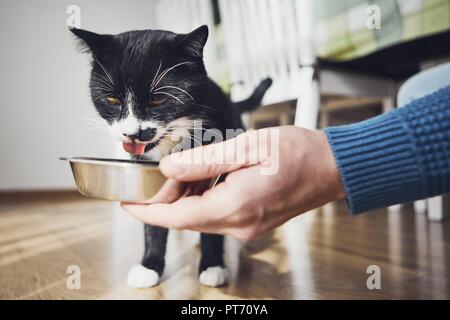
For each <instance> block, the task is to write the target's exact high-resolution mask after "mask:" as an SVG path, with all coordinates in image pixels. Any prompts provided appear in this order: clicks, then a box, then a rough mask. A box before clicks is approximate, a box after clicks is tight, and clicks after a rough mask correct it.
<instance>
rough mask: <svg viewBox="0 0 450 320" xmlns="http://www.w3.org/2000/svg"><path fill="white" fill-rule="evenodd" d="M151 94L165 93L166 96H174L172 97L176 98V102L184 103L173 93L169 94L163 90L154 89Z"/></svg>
mask: <svg viewBox="0 0 450 320" xmlns="http://www.w3.org/2000/svg"><path fill="white" fill-rule="evenodd" d="M153 94H165V95H167V96H169V97H172V98H174V99H175V100H177V101H178V102H180V103H182V104H184V102H183V101H181V100H180V99H178V98H177V97H175V96H174V95H173V94H170V93H168V92H165V91H158V92H156V91H155V92H153Z"/></svg>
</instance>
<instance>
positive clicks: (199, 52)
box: [179, 25, 209, 58]
mask: <svg viewBox="0 0 450 320" xmlns="http://www.w3.org/2000/svg"><path fill="white" fill-rule="evenodd" d="M208 33H209V31H208V26H207V25H202V26H201V27H198V28H197V29H195V30H194V31H192V32H191V33H188V34H184V35H182V38H181V40H180V42H179V45H181V46H182V47H183V48H184V50H185V51H186V52H187V53H188V54H190V55H192V56H193V57H195V58H201V57H203V48H204V46H205V44H206V40H208Z"/></svg>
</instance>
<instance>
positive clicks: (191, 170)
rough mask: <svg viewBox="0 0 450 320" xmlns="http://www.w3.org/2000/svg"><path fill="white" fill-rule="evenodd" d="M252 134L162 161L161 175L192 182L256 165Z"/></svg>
mask: <svg viewBox="0 0 450 320" xmlns="http://www.w3.org/2000/svg"><path fill="white" fill-rule="evenodd" d="M252 135H253V133H252V131H250V132H247V133H244V134H241V135H239V136H237V137H235V138H233V139H230V140H227V141H225V142H219V143H214V144H210V145H207V146H201V147H196V148H193V149H189V150H185V151H182V152H178V153H173V154H171V155H169V156H166V157H164V158H163V159H162V160H161V162H160V164H159V167H160V169H161V171H162V173H163V174H164V175H165V176H167V177H169V178H173V179H176V180H179V181H195V180H202V179H207V178H213V177H217V176H219V175H221V174H224V173H228V172H231V171H235V170H237V169H240V168H243V167H248V166H251V165H256V164H258V163H259V161H258V154H257V148H256V147H255V146H256V143H255V142H254V139H249V138H251V137H252Z"/></svg>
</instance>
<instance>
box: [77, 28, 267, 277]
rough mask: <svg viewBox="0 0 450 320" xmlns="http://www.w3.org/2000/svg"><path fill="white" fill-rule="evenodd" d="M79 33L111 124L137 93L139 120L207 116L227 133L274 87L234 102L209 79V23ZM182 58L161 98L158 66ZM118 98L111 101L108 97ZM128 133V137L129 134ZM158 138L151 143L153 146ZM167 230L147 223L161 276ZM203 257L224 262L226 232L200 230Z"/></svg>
mask: <svg viewBox="0 0 450 320" xmlns="http://www.w3.org/2000/svg"><path fill="white" fill-rule="evenodd" d="M71 31H72V33H73V34H74V35H76V36H77V39H78V40H79V43H80V46H81V49H82V51H84V52H88V53H90V54H92V57H93V59H92V70H91V78H90V89H91V96H92V100H93V103H94V105H95V108H96V109H97V111H98V113H99V114H100V116H101V117H103V118H104V119H105V120H106V121H107V122H108V123H109V124H110V125H111V124H113V123H114V122H115V121H120V120H121V119H124V118H126V117H127V116H128V115H129V113H130V110H128V108H127V105H128V103H129V101H128V100H129V99H130V97H129V95H128V94H127V93H129V92H130V91H131V92H133V97H134V98H133V99H134V101H133V109H132V110H131V111H133V113H134V115H135V116H136V118H138V119H139V120H140V121H145V120H153V119H157V120H158V121H160V122H161V121H162V122H164V123H166V124H167V123H169V122H171V121H173V120H176V119H179V118H182V117H189V118H191V119H204V120H207V124H206V125H204V127H213V128H216V129H219V130H220V131H221V132H222V133H223V134H224V137H225V129H227V128H230V129H237V128H243V125H242V122H241V119H240V115H241V112H243V111H249V110H251V109H253V108H255V107H257V106H258V105H259V104H260V102H261V99H262V97H263V95H264V93H265V91H266V90H267V89H268V88H269V87H270V85H271V80H270V79H266V80H265V81H264V82H262V83H261V85H260V86H259V87H258V88H257V89H256V90H255V93H254V94H253V95H252V96H251V97H250V98H249V99H247V100H245V101H242V102H238V103H235V104H233V103H232V102H231V101H230V99H229V98H228V96H227V95H225V94H224V93H223V92H222V90H221V89H220V88H219V87H218V86H217V85H216V84H215V83H214V82H213V81H211V80H210V79H209V78H208V76H207V73H206V70H205V67H204V64H203V47H204V45H205V43H206V40H207V38H208V28H207V27H206V26H201V27H199V28H198V29H196V30H194V31H193V32H191V33H189V34H176V33H173V32H168V31H162V30H142V31H130V32H125V33H121V34H118V35H100V34H96V33H93V32H89V31H85V30H81V29H71ZM180 63H184V64H182V65H180V66H179V67H177V68H176V72H168V73H167V74H166V75H165V76H164V78H162V79H161V81H160V82H159V83H158V87H162V86H175V87H178V88H180V89H182V90H183V91H185V92H187V93H189V94H185V93H184V92H183V91H181V90H176V89H174V90H171V89H169V91H167V92H169V93H170V94H171V95H173V96H174V98H170V97H169V98H167V97H165V99H163V100H162V101H163V102H162V103H161V100H158V99H160V97H157V96H156V95H155V93H154V91H152V90H150V88H151V86H152V84H154V81H153V79H154V76H155V74H157V71H158V70H160V71H161V70H164V69H166V68H169V67H171V66H174V65H177V64H180ZM111 97H114V98H117V99H118V100H119V102H120V103H118V104H112V103H111V102H110V101H109V100H108V99H107V98H111ZM154 136H155V130H154V129H145V130H143V129H139V131H138V132H136V133H135V134H133V137H131V138H133V139H139V140H141V141H150V140H152V139H153V137H154ZM129 137H130V136H129ZM157 145H158V141H156V142H153V143H150V144H148V145H147V147H146V149H145V151H146V152H147V151H149V150H150V149H152V148H154V147H155V146H157ZM167 233H168V230H167V229H164V228H159V227H154V226H148V225H146V226H145V253H144V257H143V259H142V265H143V266H145V267H147V268H150V269H153V270H155V271H156V272H157V273H158V274H159V275H161V274H162V272H163V270H164V255H165V250H166V241H167ZM201 248H202V257H201V260H200V266H199V271H200V272H201V271H203V270H205V269H206V268H208V267H211V266H224V262H223V236H217V235H207V234H202V235H201Z"/></svg>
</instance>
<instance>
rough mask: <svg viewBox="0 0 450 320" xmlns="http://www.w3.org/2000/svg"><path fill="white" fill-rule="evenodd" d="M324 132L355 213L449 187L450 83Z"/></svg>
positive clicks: (408, 200)
mask: <svg viewBox="0 0 450 320" xmlns="http://www.w3.org/2000/svg"><path fill="white" fill-rule="evenodd" d="M325 132H326V134H327V136H328V140H329V142H330V144H331V147H332V149H333V153H334V156H335V159H336V162H337V165H338V168H339V171H340V174H341V177H342V181H343V184H344V188H345V191H346V194H347V203H348V206H349V209H350V211H351V212H352V213H354V214H356V213H361V212H364V211H368V210H371V209H376V208H380V207H385V206H389V205H392V204H398V203H403V202H410V201H414V200H419V199H423V198H427V197H431V196H435V195H439V194H443V193H446V192H449V191H450V86H448V87H446V88H443V89H441V90H439V91H436V92H434V93H432V94H430V95H428V96H425V97H423V98H420V99H417V100H415V101H412V102H411V103H409V104H408V105H406V106H404V107H403V108H400V109H397V110H393V111H391V112H388V113H386V114H383V115H381V116H378V117H375V118H372V119H369V120H367V121H363V122H359V123H356V124H351V125H346V126H339V127H330V128H326V129H325Z"/></svg>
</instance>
